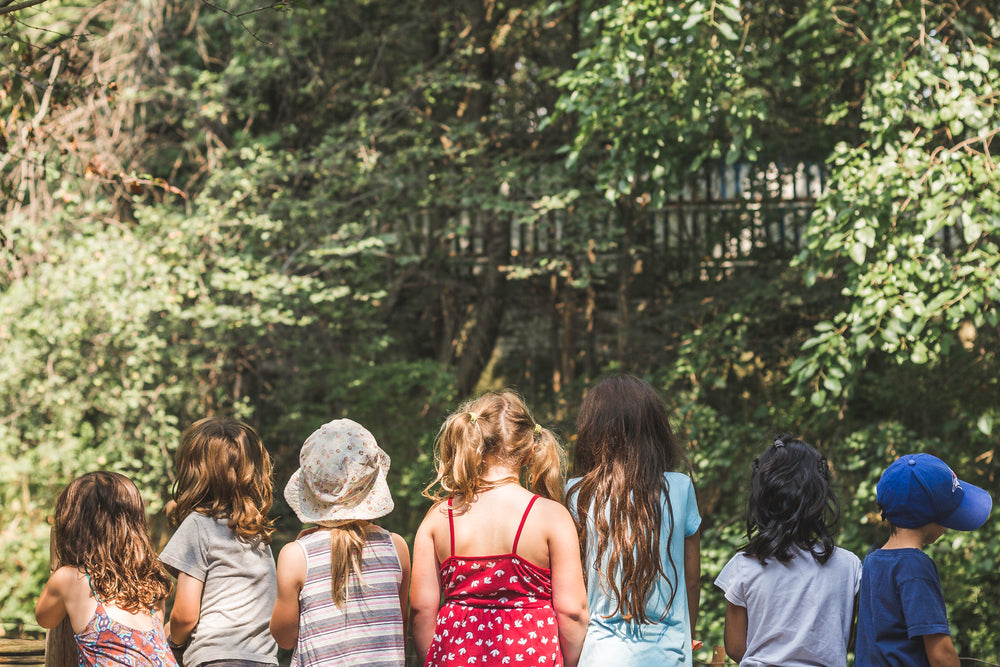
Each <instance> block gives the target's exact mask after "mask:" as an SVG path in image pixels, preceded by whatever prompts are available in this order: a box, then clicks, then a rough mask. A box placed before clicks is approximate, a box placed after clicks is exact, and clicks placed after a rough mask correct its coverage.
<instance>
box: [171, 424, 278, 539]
mask: <svg viewBox="0 0 1000 667" xmlns="http://www.w3.org/2000/svg"><path fill="white" fill-rule="evenodd" d="M271 476H272V472H271V457H270V456H269V455H268V453H267V450H266V449H264V443H262V442H261V440H260V436H258V435H257V432H256V431H254V430H253V428H251V427H250V426H249V425H247V424H244V423H243V422H240V421H236V420H234V419H218V418H214V417H208V418H205V419H201V420H199V421H196V422H195V423H194V424H192V425H191V426H189V427H188V429H187V430H186V431H185V432H184V435H183V436H182V437H181V446H180V448H179V449H178V450H177V481H176V482H175V483H174V489H173V496H174V501H175V502H176V503H177V504H176V505H175V506H174V507H173V509H172V510H171V511H170V520H171V521H172V522H173V523H174V524H175V525H178V524H180V523H181V522H182V521H183V520H184V519H185V518H187V516H188V515H189V514H190V513H191V512H197V513H198V514H203V515H205V516H209V517H213V518H216V519H228V521H229V527H230V528H231V529H232V530H233V532H234V533H235V534H236V536H237V537H238V538H240V539H242V540H245V541H248V542H249V541H252V540H258V539H259V540H261V541H263V543H264V544H270V542H271V534H272V533H273V532H274V522H273V521H272V520H271V519H268V518H267V514H268V512H270V511H271V503H272V502H273V501H274V491H273V486H272V479H271Z"/></svg>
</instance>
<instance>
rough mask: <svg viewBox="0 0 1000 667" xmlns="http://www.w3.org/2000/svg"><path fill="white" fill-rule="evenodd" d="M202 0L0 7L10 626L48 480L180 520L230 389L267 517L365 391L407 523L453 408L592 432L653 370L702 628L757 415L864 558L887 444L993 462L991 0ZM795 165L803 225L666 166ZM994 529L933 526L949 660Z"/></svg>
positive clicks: (32, 582) (976, 629)
mask: <svg viewBox="0 0 1000 667" xmlns="http://www.w3.org/2000/svg"><path fill="white" fill-rule="evenodd" d="M213 4H214V6H209V5H203V4H195V5H194V6H191V5H190V3H175V2H170V1H167V0H155V1H153V2H145V3H122V2H119V1H118V0H106V1H104V2H99V3H97V4H96V5H87V6H85V7H84V6H78V5H77V4H73V3H70V2H64V1H63V0H45V2H43V3H41V4H39V5H37V6H34V7H31V8H28V9H23V10H20V11H18V12H16V13H0V22H3V26H4V27H3V30H0V51H2V52H3V53H5V54H9V57H8V58H6V59H5V61H4V63H3V70H2V74H0V138H2V141H3V144H2V146H0V148H2V149H3V155H2V157H0V192H2V194H3V198H2V200H0V220H2V222H0V244H2V249H0V351H2V355H0V358H2V359H3V366H2V372H0V405H3V406H5V408H4V412H3V414H2V415H0V531H2V541H0V544H2V545H3V547H2V548H3V557H2V558H0V567H2V568H3V572H2V575H3V576H0V621H2V627H3V629H4V631H5V632H7V633H14V632H33V631H37V628H35V627H34V626H33V619H32V617H31V608H32V605H33V602H34V598H35V596H36V595H37V593H38V591H39V590H40V586H41V583H42V582H43V581H44V579H45V577H46V576H47V567H46V566H47V562H48V558H47V555H46V544H47V540H48V537H47V533H48V526H47V524H46V523H45V517H46V516H48V514H49V513H50V512H51V508H52V504H53V502H54V498H55V494H56V493H57V492H58V491H59V489H60V488H61V487H62V486H63V485H65V484H66V483H67V482H68V481H69V480H70V479H72V478H73V477H74V476H76V475H79V474H81V473H82V472H85V471H87V470H90V469H94V468H110V469H115V470H119V471H121V472H123V473H125V474H128V475H130V476H132V477H133V478H134V479H136V481H137V483H138V484H139V485H140V487H141V488H142V489H143V490H144V493H145V496H146V500H147V502H148V503H149V509H150V513H151V521H152V526H153V530H154V533H155V534H156V536H157V539H159V540H162V539H164V538H165V536H167V535H168V534H169V531H170V527H169V526H167V525H166V522H165V520H164V518H163V514H162V506H163V503H164V501H165V500H166V499H167V497H168V493H169V487H170V484H171V483H172V480H173V469H172V456H173V453H174V451H175V449H176V445H177V442H178V439H179V433H180V431H181V430H182V429H183V428H184V427H185V426H186V425H187V424H188V423H190V422H191V421H193V420H195V419H197V418H199V417H202V416H205V415H208V414H220V415H232V416H237V417H240V418H244V419H247V420H249V421H250V422H251V423H253V424H254V425H256V426H257V427H258V428H259V429H260V431H261V432H262V434H263V435H264V439H265V442H266V443H267V445H268V447H269V449H270V451H271V452H272V454H273V455H274V456H275V458H276V461H277V468H278V469H277V472H276V479H275V483H276V488H277V489H278V491H279V493H277V494H276V495H277V496H278V497H279V499H278V502H277V503H276V507H275V513H276V515H277V516H278V517H279V519H280V521H281V525H282V539H288V538H289V537H290V536H292V535H294V533H295V530H296V528H297V527H296V525H295V523H294V520H293V518H292V516H291V513H290V512H289V510H288V508H287V507H286V506H285V505H284V503H283V501H281V499H280V495H281V494H280V490H281V489H282V488H283V486H284V483H285V481H286V480H287V478H288V475H289V474H290V472H291V471H292V470H293V469H294V467H295V465H296V454H297V451H298V448H299V446H300V444H301V442H302V441H303V439H304V438H305V437H306V436H307V435H308V434H309V433H310V432H311V431H312V430H313V429H315V428H316V427H317V426H318V425H319V424H321V423H323V422H324V421H327V420H329V419H332V418H335V417H340V416H348V417H351V418H354V419H357V420H358V421H360V422H361V423H363V424H365V425H366V426H368V427H369V428H370V429H371V430H372V432H373V433H374V434H375V436H376V438H378V440H379V442H380V443H382V444H383V445H384V446H385V447H386V449H387V450H388V451H389V452H390V454H391V455H392V458H393V467H392V472H391V476H390V482H391V485H392V488H393V490H394V494H395V495H396V500H397V510H396V512H394V514H393V515H392V516H391V517H389V519H388V520H387V523H388V524H389V525H390V526H391V527H393V528H396V529H398V530H400V531H402V532H403V533H404V534H407V535H409V534H411V533H412V531H413V529H414V528H415V526H416V524H417V523H418V522H419V520H420V518H421V516H422V514H423V512H424V511H426V507H427V504H426V501H425V500H424V499H423V498H422V497H421V496H420V490H421V489H422V487H423V485H424V484H426V483H427V482H428V481H429V480H430V478H431V476H430V469H431V465H432V461H431V444H432V442H433V438H434V435H435V433H436V430H437V428H438V426H439V424H440V422H441V420H442V419H443V418H444V416H445V415H446V414H447V413H448V411H449V410H450V409H452V408H453V407H454V406H455V405H456V403H457V402H458V401H459V400H461V399H462V398H464V397H465V396H467V395H469V394H470V393H472V392H475V391H479V390H482V389H486V388H490V387H494V386H499V385H501V384H513V385H516V386H518V387H520V388H521V390H522V391H523V392H524V393H525V394H526V397H527V398H528V402H529V404H530V405H532V407H533V408H534V410H535V412H536V416H537V417H538V419H539V420H540V421H542V422H543V423H545V424H547V425H549V424H551V425H554V426H556V427H558V428H559V429H560V431H561V432H562V433H563V434H564V435H565V437H566V439H567V440H568V442H569V445H570V446H572V434H573V421H574V419H575V414H576V408H577V406H578V405H579V401H580V398H581V396H582V395H583V392H584V391H585V390H586V387H587V386H589V385H590V384H591V383H593V382H594V381H595V380H596V379H598V378H599V377H600V376H601V375H603V374H605V373H609V372H620V371H627V372H635V373H638V374H640V375H642V376H644V377H646V378H647V379H649V380H650V381H651V382H653V384H654V385H655V386H656V387H657V388H658V389H659V390H660V391H661V392H662V395H663V396H664V398H665V399H666V400H667V402H668V404H669V405H670V406H671V408H672V409H673V411H674V414H675V421H676V424H677V426H678V430H679V431H680V432H681V433H682V434H684V436H685V437H686V438H687V441H688V443H689V455H690V459H691V464H692V474H693V475H694V477H695V480H696V483H697V486H698V490H699V503H700V505H701V508H702V513H703V516H704V518H705V523H704V529H703V530H704V539H703V554H704V560H703V563H704V572H703V574H704V583H705V588H704V594H703V600H704V604H703V609H704V613H703V619H702V622H701V623H700V631H699V634H701V636H702V638H703V639H705V640H706V645H707V646H711V645H713V644H718V643H721V636H722V635H721V623H722V618H723V616H722V610H723V603H722V597H721V595H719V594H717V592H715V591H714V590H713V589H712V588H711V585H710V582H711V580H712V579H713V578H714V575H715V573H716V572H717V571H718V569H719V568H720V567H721V565H722V564H723V563H724V562H725V561H726V560H727V559H728V557H729V556H730V555H731V554H732V553H733V551H734V550H735V549H737V548H738V547H739V545H740V542H741V527H742V524H741V521H742V512H743V500H742V499H743V497H744V490H745V486H746V475H747V470H748V467H749V464H750V462H751V461H752V459H753V458H754V457H755V456H756V454H757V453H759V450H760V449H761V448H762V447H763V446H764V445H765V444H766V443H767V442H768V441H769V436H770V435H771V434H772V433H773V432H775V431H791V432H793V433H796V434H798V435H801V436H802V437H804V438H805V439H806V440H808V441H809V442H812V443H813V444H815V445H816V446H817V447H818V448H820V450H821V451H823V452H824V453H825V454H826V455H827V457H828V458H829V459H830V461H831V462H832V464H833V468H834V470H835V474H836V480H837V483H838V486H839V489H840V493H841V501H842V505H843V520H842V530H841V534H840V539H841V542H842V544H843V545H844V546H846V547H848V548H851V549H853V550H854V551H855V552H857V553H859V555H863V554H864V552H865V551H867V549H868V548H869V547H870V546H871V545H872V544H873V543H875V542H877V541H878V539H880V537H882V536H884V530H883V529H882V528H881V527H880V526H879V524H878V518H877V515H876V509H875V503H874V495H873V494H874V483H875V481H876V480H877V477H878V474H879V472H880V471H881V469H883V468H884V466H885V465H887V464H888V462H890V461H891V460H893V459H894V458H895V457H896V456H897V455H899V454H901V453H904V452H907V451H915V450H920V451H930V452H933V453H935V454H938V455H940V456H942V458H945V459H946V460H947V461H949V462H950V463H951V464H952V465H953V467H955V469H956V471H958V473H959V475H960V476H962V477H963V479H968V480H969V481H972V482H974V483H978V484H980V485H981V486H983V487H984V488H987V489H992V490H995V489H997V485H996V477H997V473H998V465H1000V463H998V461H997V458H996V456H995V442H994V437H993V425H994V422H995V421H996V420H997V419H998V417H1000V414H998V410H1000V408H998V406H1000V402H998V400H997V399H998V398H1000V391H998V387H997V382H998V381H997V378H998V377H1000V374H998V373H997V370H998V364H997V350H998V340H997V323H998V310H997V302H998V300H1000V284H998V278H997V275H998V274H997V271H996V267H997V264H998V262H1000V251H998V249H997V247H996V243H997V231H998V225H1000V200H998V198H997V197H996V196H995V193H996V192H997V191H1000V188H998V187H997V186H998V185H1000V183H998V179H1000V176H998V173H1000V172H998V170H997V165H996V162H995V159H994V158H993V156H994V155H996V154H997V152H998V151H997V150H996V143H995V141H994V139H995V137H996V134H997V132H998V131H1000V126H998V123H997V118H998V115H997V113H996V106H995V105H996V102H995V91H996V90H997V89H998V86H1000V81H997V76H1000V74H998V71H997V70H996V68H991V67H990V66H989V64H990V63H993V62H997V61H998V59H1000V50H998V46H997V39H998V33H997V23H996V18H997V17H996V15H995V8H993V7H992V5H991V4H990V3H987V2H973V3H966V4H965V5H963V6H962V9H961V11H955V7H953V5H952V3H950V2H944V1H939V2H926V1H924V2H916V0H914V1H913V2H910V1H909V0H904V1H900V2H895V3H890V4H877V3H876V4H875V5H872V4H871V3H861V2H859V3H846V4H845V3H842V2H841V3H832V2H827V1H826V0H810V1H809V2H806V3H801V2H794V3H793V2H778V3H768V4H767V5H766V6H763V5H761V4H760V3H757V4H751V5H747V6H743V5H740V4H738V3H736V2H730V1H720V2H715V3H711V5H709V4H706V3H700V2H676V3H674V2H656V3H648V2H641V1H638V0H637V1H634V2H631V1H627V0H624V1H622V2H616V3H597V4H596V5H593V6H590V5H588V6H586V7H585V6H584V5H582V4H580V3H569V2H565V3H564V2H550V1H545V2H537V3H520V4H518V5H516V6H514V5H506V4H504V3H480V2H475V1H469V0H463V1H456V2H441V3H431V5H430V6H426V5H427V3H402V4H401V3H389V2H346V3H345V2H338V3H323V2H320V3H318V4H315V5H313V6H310V7H308V8H304V7H298V6H286V5H275V6H273V7H270V8H267V9H265V11H260V12H254V13H252V14H244V15H241V16H237V14H239V13H240V12H244V11H246V9H247V8H246V6H245V5H240V6H239V7H236V6H235V5H233V6H229V5H226V4H218V3H213ZM220 8H221V9H220ZM0 9H2V8H0ZM984 63H985V67H984V66H983V64H984ZM772 164H773V165H786V166H788V168H789V170H790V171H792V172H794V171H795V165H798V164H804V165H808V168H807V169H808V173H809V174H810V177H809V178H808V179H806V180H808V181H809V182H813V181H814V180H820V181H821V185H822V187H821V188H818V189H810V190H809V193H808V197H806V198H805V200H803V201H797V202H794V206H793V208H794V209H795V218H796V220H800V221H802V223H801V224H802V225H803V227H802V228H801V234H802V235H801V236H798V237H796V236H795V234H794V233H792V234H791V235H790V234H789V232H790V231H794V230H798V229H799V227H798V226H797V225H796V224H791V225H786V226H785V228H784V230H781V226H780V223H781V222H782V221H785V220H786V218H785V216H784V214H781V213H778V212H777V211H778V209H777V208H776V207H777V206H778V205H779V204H777V203H776V202H775V197H774V195H775V194H777V193H776V192H774V191H772V190H768V188H767V187H765V186H764V185H763V184H766V183H767V182H769V181H768V179H767V178H761V179H759V180H757V181H755V182H758V183H760V184H762V185H761V187H760V188H759V189H756V190H752V191H753V192H760V193H761V196H760V198H759V199H758V198H756V196H755V197H751V198H749V199H746V200H740V199H738V198H736V199H734V198H732V196H731V194H728V193H729V192H730V188H729V187H728V185H725V184H726V183H733V184H734V185H735V183H737V182H738V181H739V179H729V180H727V178H722V179H719V180H717V181H716V190H715V191H716V192H719V193H720V197H719V198H721V199H725V200H726V201H725V202H723V203H721V204H717V205H715V204H712V205H706V204H701V203H696V202H693V201H690V200H697V199H699V198H703V197H700V195H698V194H697V189H695V190H693V191H692V190H689V194H688V195H687V196H685V197H682V198H683V199H685V200H686V201H684V202H678V201H677V199H678V197H677V187H676V185H674V186H673V187H672V186H671V185H670V184H678V183H694V184H696V186H695V187H696V188H697V184H698V183H704V182H705V176H704V174H705V173H718V172H719V171H720V170H721V171H722V172H723V173H727V170H729V171H735V170H737V169H739V168H746V166H747V165H761V166H762V167H766V166H768V165H772ZM740 165H742V166H743V167H740ZM816 170H819V171H818V173H819V174H822V175H823V176H822V177H820V176H818V175H815V174H817V171H816ZM760 171H761V172H763V173H764V174H765V175H766V172H767V169H766V168H762V169H761V170H760ZM814 175H815V176H814ZM688 187H689V188H690V187H691V186H688ZM734 189H735V188H734ZM723 190H725V191H726V193H727V194H726V196H721V192H722V191H723ZM744 191H745V192H749V191H748V190H745V189H744ZM769 193H770V194H769ZM991 193H993V194H991ZM782 194H783V193H782ZM798 197H799V195H797V194H795V193H793V198H798ZM813 198H815V202H812V201H810V200H811V199H813ZM716 199H718V198H716ZM671 207H673V208H671ZM661 212H662V215H663V217H662V218H659V217H658V215H660V214H661ZM771 213H775V215H774V217H770V218H767V219H765V220H763V223H764V224H763V226H761V225H760V224H757V221H759V220H761V217H760V216H762V215H767V214H771ZM671 215H673V216H674V217H672V218H671ZM806 219H808V224H807V225H806V224H805V222H804V221H805V220H806ZM658 220H662V225H660V224H659V223H658V222H657V221H658ZM681 221H683V223H684V224H683V225H681V224H675V223H679V222H681ZM650 223H652V224H650ZM529 228H531V229H534V230H535V231H536V232H537V234H535V235H529V234H527V233H526V230H528V229H529ZM557 230H558V235H559V238H558V243H555V240H554V239H553V237H554V236H555V235H556V232H557ZM681 230H684V231H685V232H687V233H688V237H684V238H683V242H680V243H677V244H674V243H667V242H666V241H667V239H671V238H673V237H671V236H670V233H671V232H672V231H677V232H679V231H681ZM754 230H758V231H754ZM760 230H768V231H770V232H774V233H771V234H766V233H763V232H762V231H760ZM779 231H780V234H779V233H778V232H779ZM538 234H541V235H543V236H544V235H546V234H548V235H549V236H548V237H547V238H549V239H552V242H551V245H547V246H546V250H545V251H544V252H541V249H542V243H541V241H540V240H538V239H539V238H540V237H539V236H538ZM677 238H678V240H680V239H681V238H682V237H681V236H678V237H677ZM779 238H780V242H776V241H779ZM790 238H791V239H792V240H794V241H795V242H794V243H789V242H788V241H789V240H790ZM712 239H714V240H712ZM934 239H944V240H943V241H935V240H934ZM546 243H547V244H548V243H549V241H546ZM675 250H676V251H677V254H674V255H671V254H670V252H673V251H675ZM747 250H749V254H747V253H746V252H745V251H747ZM654 251H655V252H654ZM662 251H670V252H668V254H667V255H666V257H667V259H666V260H664V259H663V255H660V254H657V253H658V252H662ZM515 252H516V254H515ZM727 253H731V254H727ZM998 526H1000V524H997V523H996V522H995V521H992V522H990V523H988V524H987V526H986V527H984V528H983V529H982V530H980V531H977V532H975V533H971V534H949V535H948V536H946V538H945V539H944V540H942V541H941V542H940V543H939V544H938V545H936V546H935V547H933V548H932V549H931V553H932V555H933V556H934V557H935V559H936V560H937V561H938V564H939V568H940V570H941V572H942V576H943V581H944V585H945V595H946V598H947V600H948V601H949V608H950V618H951V622H952V627H953V630H954V634H955V640H956V644H957V645H958V647H959V651H960V655H963V656H968V657H973V658H978V659H982V660H987V661H993V662H1000V643H998V642H1000V640H998V637H1000V627H998V625H997V621H996V615H995V614H993V613H992V611H993V610H992V609H991V608H990V606H989V605H990V604H991V603H992V600H995V599H997V595H998V593H1000V579H998V575H997V573H996V572H995V570H996V568H995V564H996V561H997V558H998V555H1000V527H998ZM702 657H703V658H705V657H706V656H702Z"/></svg>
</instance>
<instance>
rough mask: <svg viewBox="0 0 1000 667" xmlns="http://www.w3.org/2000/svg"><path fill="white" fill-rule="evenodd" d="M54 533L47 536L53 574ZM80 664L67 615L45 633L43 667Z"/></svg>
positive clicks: (54, 562)
mask: <svg viewBox="0 0 1000 667" xmlns="http://www.w3.org/2000/svg"><path fill="white" fill-rule="evenodd" d="M55 540H56V533H55V531H54V530H53V531H51V533H50V534H49V567H50V568H51V570H52V571H53V572H55V571H56V570H57V569H59V560H58V558H57V557H56V542H55ZM79 662H80V658H79V656H78V655H77V652H76V641H75V640H74V639H73V626H72V625H71V624H70V622H69V615H67V616H66V617H65V618H63V620H62V622H61V623H60V624H59V625H57V626H56V627H54V628H52V629H51V630H49V631H48V632H46V633H45V667H73V665H77V664H79Z"/></svg>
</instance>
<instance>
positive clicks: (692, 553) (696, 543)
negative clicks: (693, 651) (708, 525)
mask: <svg viewBox="0 0 1000 667" xmlns="http://www.w3.org/2000/svg"><path fill="white" fill-rule="evenodd" d="M684 584H685V586H686V587H687V601H688V616H689V617H690V619H691V638H692V639H694V628H695V625H697V624H698V609H699V607H700V604H701V533H700V532H695V534H694V535H691V536H690V537H685V538H684Z"/></svg>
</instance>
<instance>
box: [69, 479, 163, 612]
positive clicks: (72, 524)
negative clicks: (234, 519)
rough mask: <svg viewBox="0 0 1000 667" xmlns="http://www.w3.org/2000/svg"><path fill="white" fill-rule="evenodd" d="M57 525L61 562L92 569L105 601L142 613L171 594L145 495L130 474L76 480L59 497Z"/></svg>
mask: <svg viewBox="0 0 1000 667" xmlns="http://www.w3.org/2000/svg"><path fill="white" fill-rule="evenodd" d="M53 524H54V525H53V531H54V533H55V540H54V548H55V552H56V553H55V557H56V562H57V563H58V564H59V565H71V566H73V567H76V568H79V569H81V570H83V571H84V572H86V573H87V575H88V576H89V577H90V585H91V586H92V587H93V589H94V593H95V594H96V595H97V597H98V598H99V599H100V600H101V601H103V602H114V604H115V605H117V606H118V607H121V608H122V609H125V610H127V611H130V612H132V613H138V612H140V611H149V610H150V609H152V608H153V606H154V605H155V604H156V603H157V602H158V601H159V600H162V599H163V598H165V597H166V596H167V594H168V593H170V577H169V576H168V575H167V572H166V570H165V569H164V568H163V565H161V564H160V561H159V559H158V558H157V555H156V551H155V550H154V549H153V545H152V544H151V543H150V541H149V532H148V529H147V525H146V512H145V507H144V505H143V502H142V496H141V495H139V489H137V488H136V486H135V484H134V483H132V480H130V479H129V478H128V477H125V476H124V475H120V474H118V473H116V472H106V471H97V472H91V473H87V474H86V475H84V476H82V477H79V478H77V479H75V480H73V481H72V482H70V484H69V486H67V487H66V488H65V489H63V490H62V493H60V494H59V498H58V499H57V500H56V511H55V516H54V518H53Z"/></svg>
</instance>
